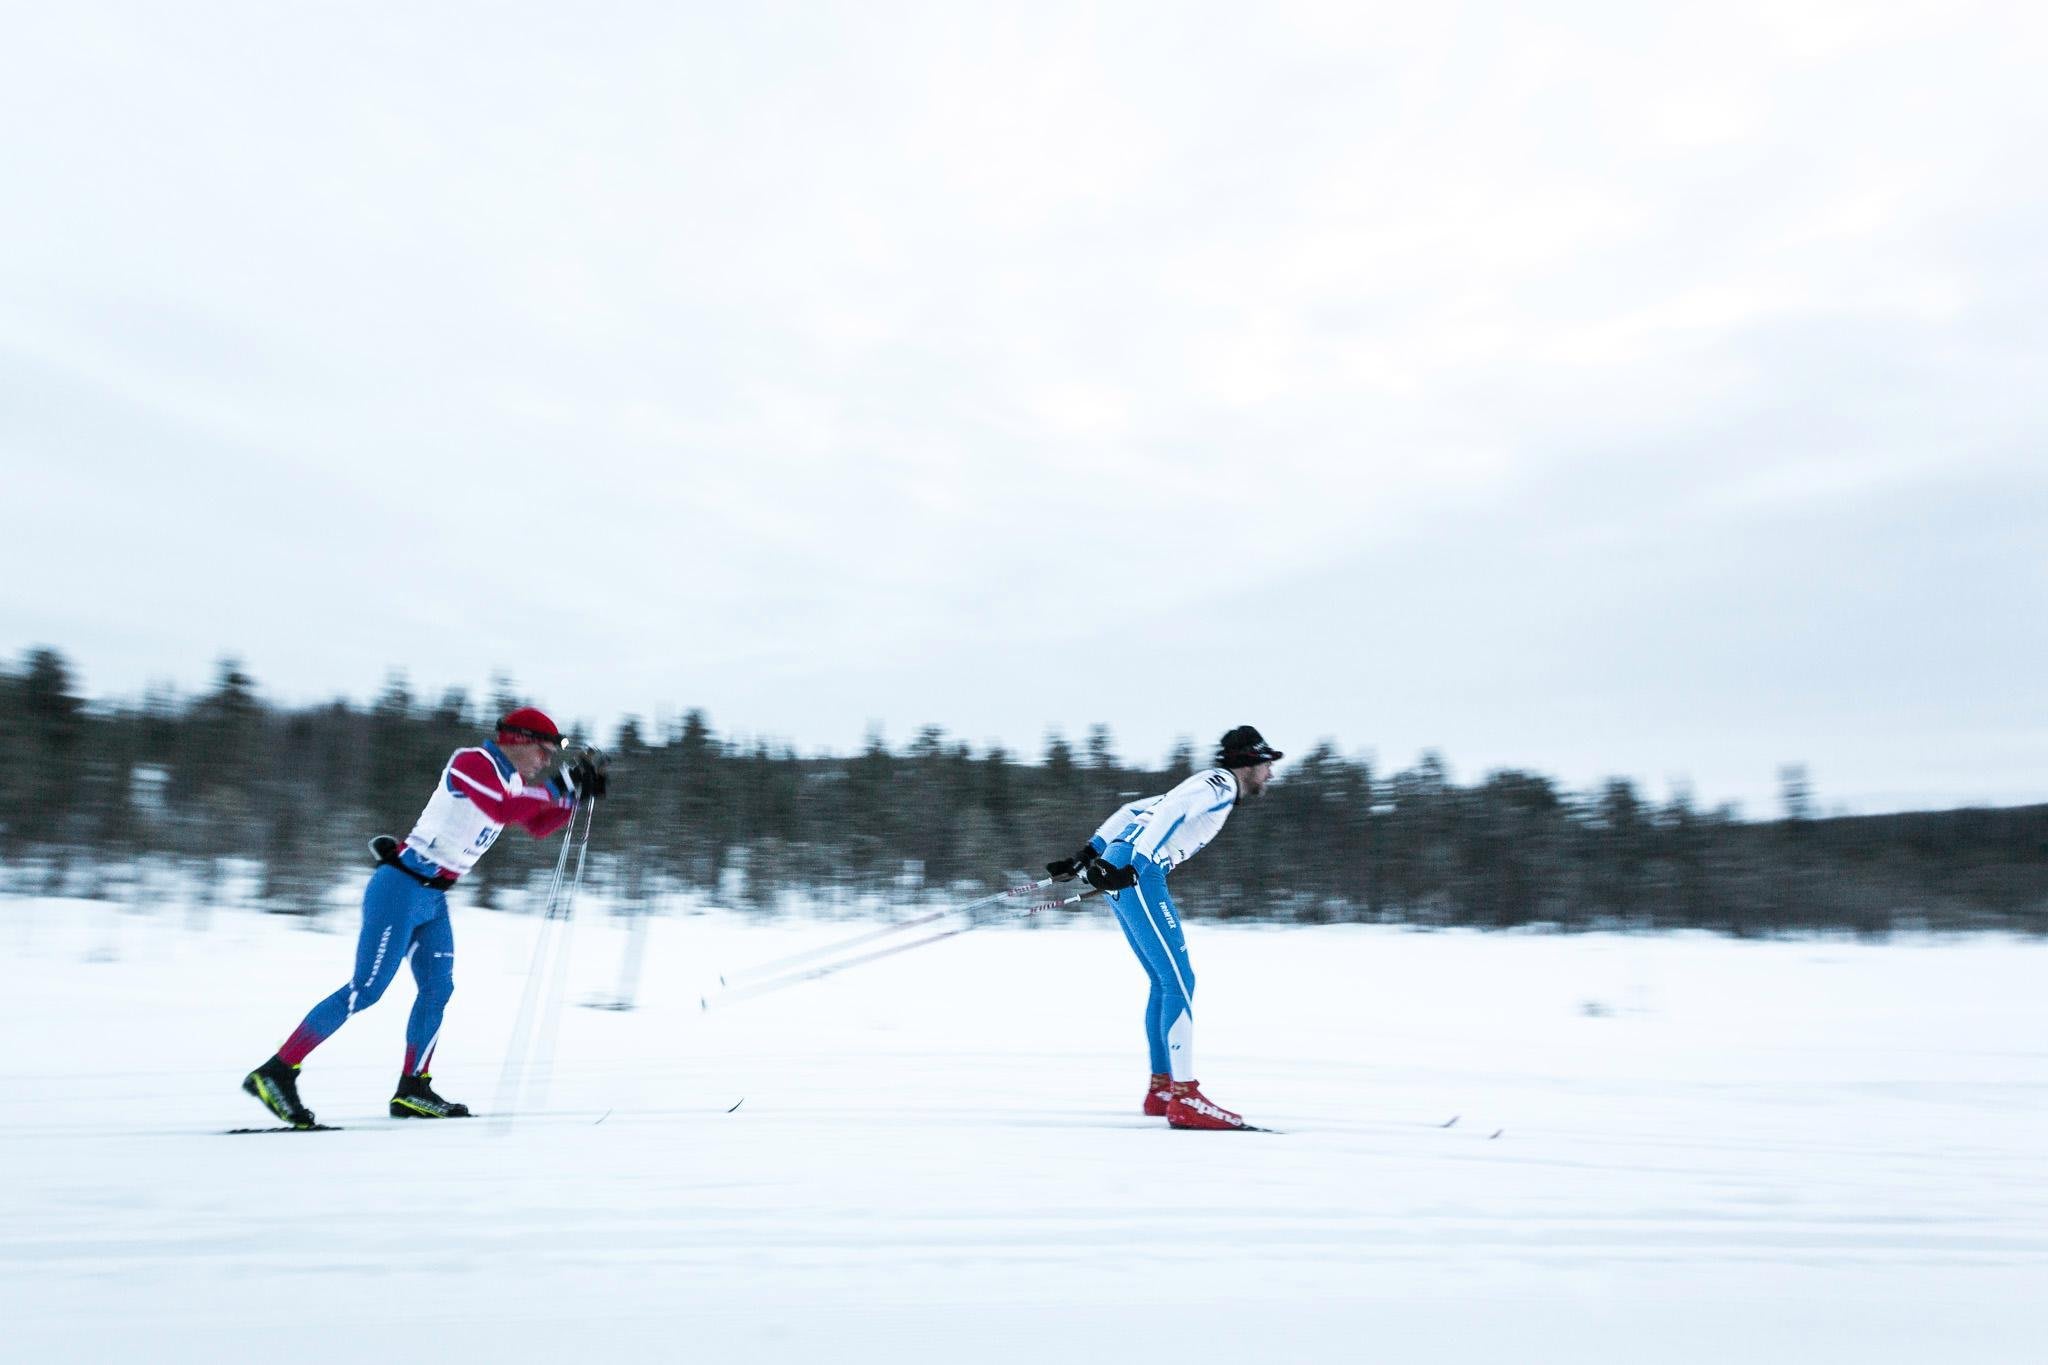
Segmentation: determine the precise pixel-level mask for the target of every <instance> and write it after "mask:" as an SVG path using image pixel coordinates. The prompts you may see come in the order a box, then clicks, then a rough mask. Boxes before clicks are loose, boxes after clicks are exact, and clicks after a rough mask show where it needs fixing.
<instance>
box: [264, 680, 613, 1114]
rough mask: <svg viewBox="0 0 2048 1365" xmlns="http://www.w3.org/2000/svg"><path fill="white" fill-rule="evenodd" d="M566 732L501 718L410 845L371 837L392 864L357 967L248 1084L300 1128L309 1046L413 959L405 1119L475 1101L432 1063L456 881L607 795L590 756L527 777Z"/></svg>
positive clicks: (530, 716) (368, 912) (372, 890)
mask: <svg viewBox="0 0 2048 1365" xmlns="http://www.w3.org/2000/svg"><path fill="white" fill-rule="evenodd" d="M561 747H562V735H561V733H560V732H559V731H558V730H556V729H555V723H554V722H553V721H552V720H550V719H548V717H547V715H546V714H545V713H543V712H541V711H537V710H535V709H533V708H532V707H522V708H520V709H519V710H516V711H513V712H512V713H511V714H509V715H507V716H506V717H505V718H504V719H503V720H501V721H499V722H498V731H497V737H496V739H495V740H493V741H492V742H490V743H486V744H480V745H478V746H476V747H475V748H471V749H458V750H456V751H455V753H454V754H453V755H452V756H451V757H450V758H449V760H448V763H447V766H445V767H444V768H442V770H441V781H440V783H439V784H438V785H436V787H435V788H434V794H433V796H432V797H430V798H428V801H427V807H426V809H425V810H423V811H421V812H420V817H419V820H418V821H417V822H416V823H415V824H414V825H413V828H412V833H410V834H408V835H407V836H406V838H405V843H404V845H403V846H402V847H401V846H400V845H398V844H397V843H396V842H395V841H391V840H384V839H380V840H377V841H375V842H374V843H373V844H372V847H373V848H375V849H376V851H377V854H378V861H379V862H380V863H381V864H382V865H381V866H380V867H378V869H377V870H376V872H375V873H373V874H372V875H371V877H370V884H369V886H368V887H367V888H366V889H365V890H364V892H363V927H362V932H361V933H360V934H359V935H358V936H357V939H356V962H355V971H354V972H353V974H351V975H350V977H349V979H348V980H347V981H346V982H345V983H343V985H342V986H341V987H340V988H339V989H338V990H336V991H335V992H334V993H333V994H332V995H329V996H328V997H327V998H326V999H324V1000H322V1001H321V1002H320V1003H319V1004H317V1005H315V1006H314V1007H313V1008H312V1010H311V1011H310V1012H309V1013H308V1014H307V1015H306V1017H305V1019H304V1020H303V1021H302V1022H301V1023H300V1024H299V1026H298V1027H297V1028H296V1029H294V1030H293V1031H292V1035H291V1036H290V1037H289V1038H287V1039H286V1040H285V1042H284V1046H282V1047H280V1048H279V1049H278V1050H277V1053H276V1055H275V1056H273V1057H271V1059H270V1060H269V1061H267V1062H265V1063H264V1064H263V1065H262V1066H260V1067H258V1068H256V1070H254V1071H252V1072H250V1073H249V1075H248V1076H247V1077H246V1078H245V1079H244V1080H243V1082H242V1088H243V1089H244V1090H246V1091H248V1092H249V1093H250V1094H252V1095H254V1096H255V1097H256V1098H257V1099H258V1100H260V1101H262V1102H263V1104H264V1106H265V1107H266V1108H268V1109H269V1110H270V1111H271V1112H272V1113H274V1114H276V1115H277V1116H278V1117H279V1118H281V1119H283V1120H284V1121H285V1122H286V1123H289V1124H291V1125H292V1126H293V1127H295V1128H305V1127H310V1126H312V1124H313V1121H314V1120H313V1115H312V1112H311V1111H310V1110H308V1109H307V1108H306V1106H305V1105H304V1104H303V1103H302V1102H301V1101H300V1099H299V1092H298V1071H299V1066H300V1064H301V1063H303V1062H304V1061H305V1059H306V1056H307V1054H308V1053H310V1052H312V1050H313V1049H314V1048H316V1047H318V1046H320V1044H321V1043H323V1042H325V1041H326V1040H327V1039H328V1038H329V1037H330V1036H332V1035H333V1033H334V1031H335V1030H336V1029H338V1028H340V1027H341V1026H342V1025H343V1024H345V1023H347V1022H348V1021H349V1019H351V1018H352V1017H354V1016H355V1015H356V1014H357V1013H358V1012H360V1011H362V1010H366V1009H368V1008H369V1007H370V1006H372V1005H374V1004H376V1003H377V1001H378V1000H379V999H380V998H382V996H383V994H384V989H385V987H387V986H389V985H390V984H391V982H392V979H393V978H395V977H396V976H397V975H398V968H399V966H400V965H401V964H403V963H407V962H410V963H411V964H412V973H413V979H414V981H415V982H416V983H417V984H418V986H419V994H418V995H417V996H416V997H415V998H414V1000H413V1007H412V1014H411V1015H410V1017H409V1018H408V1019H407V1021H406V1028H405V1065H404V1067H403V1068H402V1069H401V1070H400V1072H399V1079H398V1088H397V1092H396V1093H395V1094H393V1095H392V1097H391V1114H392V1117H394V1118H464V1117H467V1116H468V1114H469V1108H468V1106H466V1105H462V1104H457V1103H454V1102H453V1101H450V1100H445V1099H443V1098H442V1097H441V1096H439V1095H437V1094H435V1093H434V1090H433V1087H432V1085H431V1084H430V1082H431V1081H432V1079H433V1078H432V1076H431V1075H430V1074H429V1071H428V1068H429V1067H430V1066H431V1065H432V1064H433V1060H434V1045H435V1043H436V1042H438V1041H439V1039H440V1035H441V1016H442V1012H443V1011H444V1010H445V1009H446V1008H447V1006H448V999H449V997H450V996H451V995H453V994H454V991H455V934H454V929H453V927H452V925H451V924H450V922H449V918H448V894H447V893H448V888H449V887H451V886H453V885H454V884H455V881H456V879H457V878H458V877H460V876H462V874H463V873H465V872H468V871H469V870H470V869H471V868H473V867H475V866H476V861H477V859H478V858H481V857H482V856H483V855H484V853H485V851H486V850H487V849H489V848H490V846H491V845H492V844H493V843H495V842H496V841H497V838H498V835H499V834H501V833H502V832H503V831H504V829H505V826H507V825H518V826H519V827H520V828H522V829H524V830H525V831H526V832H527V833H529V834H531V835H533V836H534V837H535V838H536V839H544V838H546V837H547V836H548V835H550V834H553V833H554V832H555V831H557V830H559V829H561V828H562V826H564V825H566V824H568V823H569V820H570V817H571V816H572V815H573V814H574V813H575V810H576V803H577V801H578V799H579V798H581V799H592V798H595V797H598V796H602V795H603V794H604V791H605V776H604V773H603V771H602V770H601V769H600V768H599V767H598V765H597V763H596V761H595V759H593V758H592V756H591V755H589V754H588V753H586V754H583V755H580V756H578V757H577V758H576V759H575V760H574V761H573V762H571V763H570V764H569V766H568V767H567V768H566V769H565V771H563V772H562V773H561V775H559V776H557V777H555V778H553V779H552V780H550V781H549V782H547V783H546V784H544V785H542V786H540V787H528V786H527V785H526V784H527V783H528V782H530V781H532V780H533V779H535V778H537V777H539V776H540V774H541V773H542V772H543V771H544V770H545V769H546V768H547V767H548V765H549V764H551V763H553V762H554V761H555V759H556V757H557V756H558V755H559V754H560V752H561Z"/></svg>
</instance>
